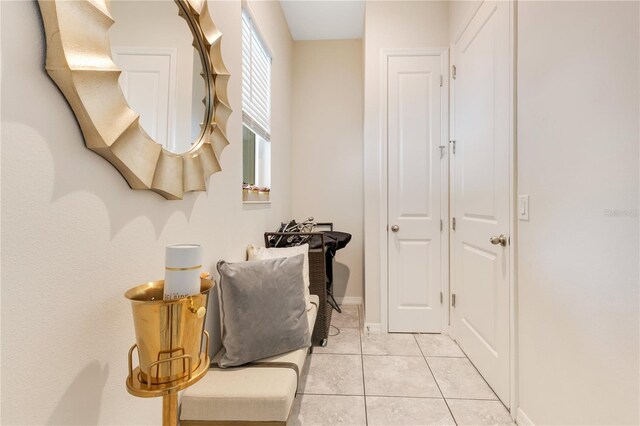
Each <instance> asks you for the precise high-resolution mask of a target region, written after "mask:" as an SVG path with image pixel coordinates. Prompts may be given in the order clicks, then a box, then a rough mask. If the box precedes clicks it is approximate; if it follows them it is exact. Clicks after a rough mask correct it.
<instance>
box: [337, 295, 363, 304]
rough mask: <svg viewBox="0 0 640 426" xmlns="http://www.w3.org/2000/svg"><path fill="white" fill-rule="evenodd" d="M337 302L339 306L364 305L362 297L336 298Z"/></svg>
mask: <svg viewBox="0 0 640 426" xmlns="http://www.w3.org/2000/svg"><path fill="white" fill-rule="evenodd" d="M336 301H337V302H338V304H339V305H362V297H360V296H345V297H336Z"/></svg>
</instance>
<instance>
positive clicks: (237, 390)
mask: <svg viewBox="0 0 640 426" xmlns="http://www.w3.org/2000/svg"><path fill="white" fill-rule="evenodd" d="M311 301H312V302H314V303H315V304H316V305H317V303H318V296H315V295H311ZM316 315H317V308H316V306H315V305H314V306H313V309H311V310H310V311H308V312H307V318H308V321H309V332H310V333H311V332H312V331H313V324H314V323H315V319H316ZM220 355H221V354H220V352H218V354H216V356H215V357H214V359H213V360H212V362H214V363H215V362H216V361H217V359H219V357H220ZM306 357H307V348H303V349H298V350H296V351H292V352H288V353H286V354H282V355H276V356H273V357H269V358H265V359H262V360H260V362H289V363H294V364H296V365H297V366H298V370H299V371H300V372H302V367H303V365H304V361H305V359H306ZM297 387H298V383H297V377H296V373H295V371H294V370H293V369H291V368H286V367H284V368H268V367H266V368H261V367H259V366H253V367H252V366H250V365H249V366H245V367H233V368H226V369H219V368H213V369H210V370H209V372H208V373H207V375H206V376H204V377H203V378H202V379H201V380H200V381H199V382H198V383H196V384H194V385H193V386H191V387H190V388H187V389H186V390H185V391H184V393H183V395H182V403H181V406H182V407H181V412H180V419H181V420H210V421H221V420H222V421H262V422H264V421H276V422H277V421H279V422H285V421H286V420H287V417H288V416H289V412H290V411H291V406H292V405H293V399H294V398H295V393H296V389H297Z"/></svg>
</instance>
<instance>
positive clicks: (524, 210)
mask: <svg viewBox="0 0 640 426" xmlns="http://www.w3.org/2000/svg"><path fill="white" fill-rule="evenodd" d="M518 219H520V220H529V196H528V195H519V196H518Z"/></svg>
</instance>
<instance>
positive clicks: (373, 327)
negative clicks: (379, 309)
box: [364, 322, 382, 333]
mask: <svg viewBox="0 0 640 426" xmlns="http://www.w3.org/2000/svg"><path fill="white" fill-rule="evenodd" d="M364 331H365V333H366V332H369V333H382V326H381V324H380V323H379V322H365V323H364Z"/></svg>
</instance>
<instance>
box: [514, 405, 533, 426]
mask: <svg viewBox="0 0 640 426" xmlns="http://www.w3.org/2000/svg"><path fill="white" fill-rule="evenodd" d="M516 423H517V424H518V425H520V426H535V423H533V422H532V421H531V419H530V418H529V416H527V415H526V414H525V413H524V411H522V408H518V410H517V416H516Z"/></svg>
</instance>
